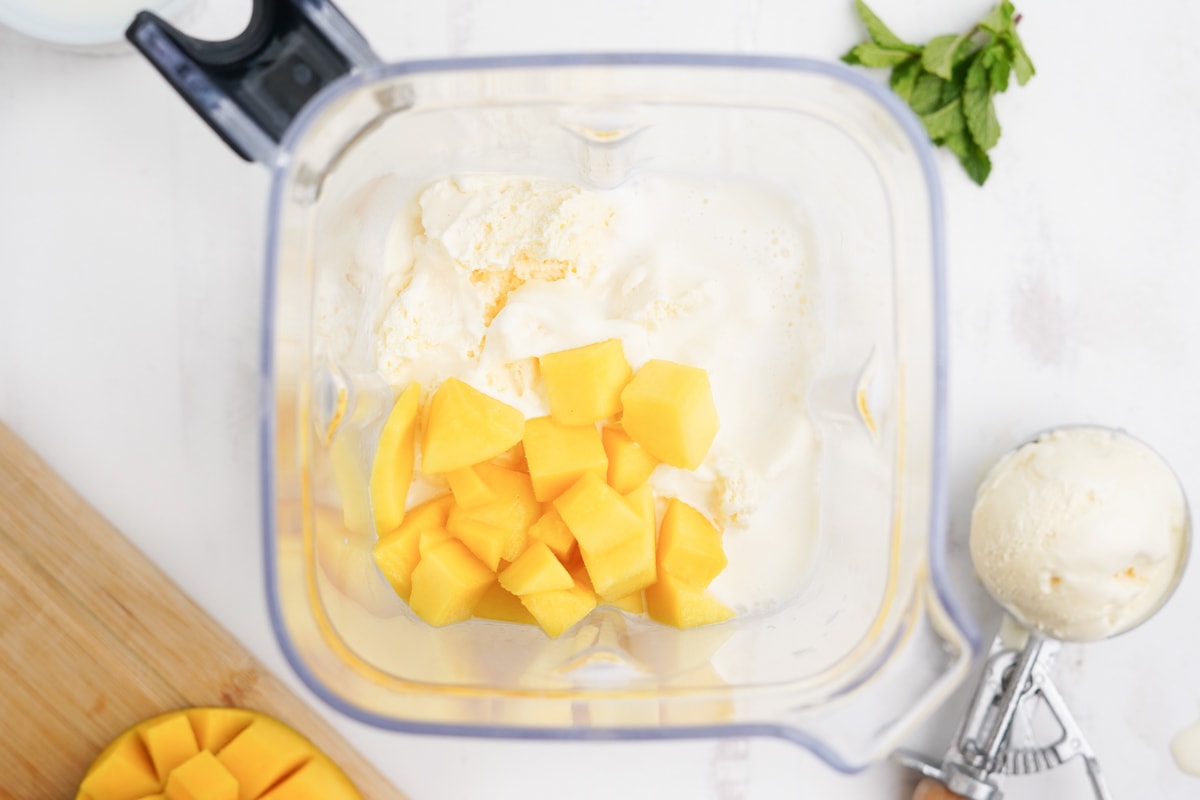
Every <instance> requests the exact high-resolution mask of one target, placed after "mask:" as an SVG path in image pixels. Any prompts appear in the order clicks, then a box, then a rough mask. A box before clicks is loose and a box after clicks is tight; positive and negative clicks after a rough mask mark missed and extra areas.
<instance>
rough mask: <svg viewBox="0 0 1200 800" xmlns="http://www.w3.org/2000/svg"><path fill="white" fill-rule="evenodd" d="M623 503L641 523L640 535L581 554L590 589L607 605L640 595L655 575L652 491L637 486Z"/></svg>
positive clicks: (645, 487)
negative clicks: (630, 596)
mask: <svg viewBox="0 0 1200 800" xmlns="http://www.w3.org/2000/svg"><path fill="white" fill-rule="evenodd" d="M625 502H626V503H628V504H629V507H630V508H631V509H633V511H634V512H635V513H636V514H637V515H638V518H639V519H640V520H641V531H640V533H639V534H638V535H637V536H635V537H634V538H632V539H630V540H628V541H626V542H622V543H621V544H618V545H617V546H616V547H613V548H611V549H609V550H605V551H603V552H600V553H590V552H584V553H583V563H584V564H585V565H586V566H587V571H588V576H589V578H590V579H591V582H592V586H593V587H595V590H596V594H597V595H599V596H600V598H601V599H602V600H604V601H606V602H611V601H616V600H619V599H621V598H623V597H625V596H627V595H629V594H632V593H634V592H640V591H641V590H642V589H644V588H646V587H647V586H649V585H650V584H652V583H654V579H655V577H656V575H657V572H658V569H657V565H656V561H655V548H654V538H655V537H654V528H655V525H654V521H655V520H654V492H653V491H652V490H651V489H650V487H649V486H645V485H643V486H640V487H638V488H637V489H635V490H634V491H632V492H630V493H629V494H628V495H626V497H625Z"/></svg>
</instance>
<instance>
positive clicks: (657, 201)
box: [359, 175, 818, 612]
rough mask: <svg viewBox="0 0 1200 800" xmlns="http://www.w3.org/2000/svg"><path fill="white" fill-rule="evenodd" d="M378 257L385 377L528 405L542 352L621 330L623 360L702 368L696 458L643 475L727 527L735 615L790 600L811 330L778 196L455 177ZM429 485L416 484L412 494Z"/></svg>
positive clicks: (378, 353)
mask: <svg viewBox="0 0 1200 800" xmlns="http://www.w3.org/2000/svg"><path fill="white" fill-rule="evenodd" d="M376 239H378V235H377V234H376ZM379 252H381V253H383V254H385V259H386V261H387V263H386V265H385V274H386V275H387V280H386V285H387V286H388V287H389V289H388V292H387V298H386V309H385V311H384V313H383V315H382V318H381V320H380V322H379V324H378V328H377V330H376V331H375V336H374V354H375V359H376V363H377V366H378V369H379V371H380V372H381V374H382V375H383V376H384V377H385V378H386V380H387V381H388V382H389V383H391V384H392V385H394V386H397V387H399V386H402V385H406V384H407V383H408V382H409V381H413V380H415V381H418V382H420V384H421V385H422V387H423V389H424V391H425V392H426V393H428V392H431V391H432V390H433V389H434V388H436V386H437V385H438V384H439V383H440V382H441V381H442V380H444V379H445V378H447V377H450V376H456V377H459V378H462V379H464V380H466V381H467V382H469V383H471V384H472V385H474V386H476V387H477V388H479V389H481V390H483V391H485V392H487V393H488V394H491V395H493V396H495V397H498V398H500V399H502V400H504V401H506V402H508V403H511V404H512V405H514V406H516V407H518V408H520V409H521V410H522V411H524V412H525V414H526V415H528V416H538V415H542V414H545V413H547V411H548V409H547V407H546V404H545V401H544V394H543V393H542V392H541V390H540V387H539V385H538V383H539V380H538V377H537V369H536V360H535V359H536V358H537V357H538V356H540V355H543V354H545V353H550V352H554V351H557V350H563V349H566V348H571V347H578V346H581V345H585V344H589V343H592V342H598V341H602V340H605V339H609V338H619V339H620V340H621V341H622V343H623V345H624V349H625V354H626V357H627V358H628V359H629V361H630V363H631V364H632V365H633V367H634V368H635V369H636V368H637V367H639V366H640V365H641V364H642V363H644V362H645V361H647V360H648V359H650V358H664V359H669V360H673V361H678V362H681V363H685V364H691V365H695V366H699V367H702V368H704V369H706V370H708V373H709V377H710V381H711V383H712V387H713V394H714V399H715V401H716V405H717V410H718V414H719V417H720V430H719V432H718V434H717V438H716V440H715V442H714V444H713V447H712V450H711V451H710V453H709V455H708V458H707V459H706V460H705V462H704V464H703V465H702V466H701V467H700V469H698V470H697V471H696V472H695V473H691V472H687V471H684V470H678V469H673V468H671V467H667V466H660V467H659V468H658V469H657V470H656V471H655V473H654V475H653V476H652V478H651V482H652V484H653V485H654V487H655V488H656V490H657V491H658V492H659V494H660V496H663V497H665V496H675V497H680V498H682V499H684V500H685V501H687V502H689V503H692V504H693V505H695V506H697V507H698V508H700V509H701V510H702V511H704V512H705V513H706V514H708V515H709V516H710V517H711V518H713V519H714V520H716V521H717V522H718V523H720V524H721V525H722V526H723V527H724V528H725V530H726V533H725V545H726V552H727V554H728V556H729V567H728V568H727V569H726V571H725V572H724V573H723V574H722V575H720V576H719V577H718V578H717V579H716V581H715V582H714V583H713V585H712V591H713V592H714V594H715V595H717V596H718V597H719V598H721V599H722V600H723V601H725V602H726V603H728V604H729V605H730V606H731V607H733V608H734V609H735V610H737V611H740V612H746V611H752V610H760V609H764V608H768V607H771V606H773V605H775V604H777V603H779V602H780V601H782V600H785V599H787V598H788V597H789V596H790V595H792V594H795V592H796V591H797V589H798V588H799V582H800V580H801V578H802V577H803V575H804V573H805V571H806V568H807V566H808V559H809V555H810V553H811V550H812V544H813V537H814V536H815V533H816V527H817V492H816V479H815V470H816V458H817V447H818V444H817V441H816V439H815V436H814V430H813V426H812V424H811V422H810V420H809V417H808V414H807V408H806V396H807V392H808V384H809V380H810V376H811V372H812V368H813V362H814V358H815V353H816V352H817V348H818V341H817V326H816V324H815V323H814V321H813V319H812V318H811V314H810V312H809V296H810V294H811V293H812V291H813V287H812V284H811V280H812V278H811V275H810V272H809V270H810V266H809V264H808V263H807V262H808V259H809V256H808V253H809V247H808V242H807V239H806V232H805V229H804V228H803V226H802V223H801V221H800V220H799V219H798V216H797V214H796V212H795V210H794V209H793V208H792V206H791V205H790V204H789V203H788V202H787V200H786V198H785V197H783V196H782V195H780V194H777V193H775V192H773V191H770V190H768V189H765V188H763V187H759V186H748V185H741V184H732V183H727V182H713V183H703V182H696V181H692V180H683V179H676V178H667V177H646V178H641V179H638V180H634V181H631V182H629V183H628V184H626V185H625V186H623V187H621V188H618V189H615V190H611V191H603V192H601V191H590V190H585V189H583V188H580V187H578V186H575V185H571V184H563V183H556V182H553V181H550V180H545V179H539V178H524V177H506V176H484V175H468V176H459V177H454V178H449V179H445V180H441V181H438V182H436V183H434V184H432V185H431V186H428V187H427V188H425V189H424V191H422V192H421V193H420V194H419V196H418V197H417V198H416V199H415V201H410V202H408V203H407V205H406V206H405V207H404V211H403V212H402V213H401V214H400V215H399V217H398V218H397V219H396V220H395V221H394V222H393V223H392V225H391V229H390V233H389V234H388V236H387V240H386V246H384V247H382V248H379ZM359 260H360V262H361V261H363V259H362V258H360V259H359ZM443 490H444V489H442V488H441V487H436V486H434V485H432V484H430V483H429V481H428V479H425V478H422V479H420V480H419V482H418V485H417V486H416V487H415V489H414V494H413V495H412V497H413V498H414V499H415V498H419V497H421V496H422V495H426V494H432V493H434V492H435V491H443Z"/></svg>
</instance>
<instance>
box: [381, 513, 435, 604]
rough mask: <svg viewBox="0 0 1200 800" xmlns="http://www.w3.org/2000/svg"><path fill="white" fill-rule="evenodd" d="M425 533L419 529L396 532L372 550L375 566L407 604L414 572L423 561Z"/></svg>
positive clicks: (383, 539)
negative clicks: (419, 562) (422, 548)
mask: <svg viewBox="0 0 1200 800" xmlns="http://www.w3.org/2000/svg"><path fill="white" fill-rule="evenodd" d="M423 533H424V530H422V529H418V528H409V529H408V530H398V531H394V532H393V533H390V534H388V535H387V536H385V537H383V538H382V539H380V540H379V541H377V542H375V545H374V547H372V548H371V556H372V557H373V558H374V559H375V566H377V567H378V568H379V571H380V572H381V573H383V577H385V578H387V582H388V583H390V584H391V585H392V589H394V590H395V591H396V594H398V595H399V596H400V597H402V598H403V599H404V600H405V602H407V601H408V597H409V595H410V594H412V573H413V570H414V569H416V567H417V562H418V561H420V560H421V551H420V543H421V535H422V534H423Z"/></svg>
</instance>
